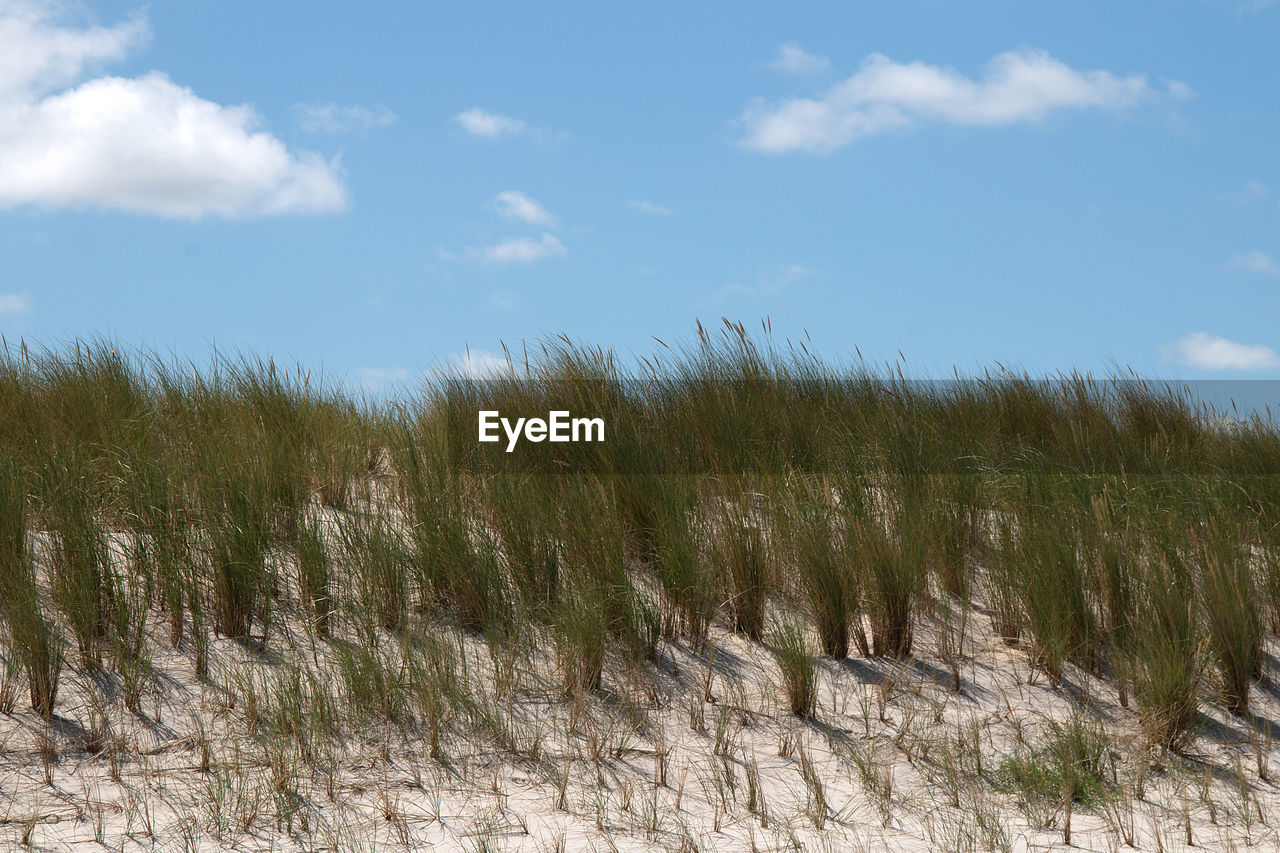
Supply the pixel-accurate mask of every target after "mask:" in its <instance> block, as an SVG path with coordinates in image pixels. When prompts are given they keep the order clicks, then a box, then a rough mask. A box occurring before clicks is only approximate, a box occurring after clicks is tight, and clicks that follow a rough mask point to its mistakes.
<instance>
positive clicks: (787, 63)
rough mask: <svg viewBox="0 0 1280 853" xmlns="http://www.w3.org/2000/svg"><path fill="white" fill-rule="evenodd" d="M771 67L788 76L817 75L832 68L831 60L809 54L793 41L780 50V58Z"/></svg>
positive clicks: (771, 63)
mask: <svg viewBox="0 0 1280 853" xmlns="http://www.w3.org/2000/svg"><path fill="white" fill-rule="evenodd" d="M769 67H770V68H773V69H775V70H777V71H785V72H786V73H788V74H816V73H817V72H819V71H826V70H827V69H828V68H830V67H831V60H829V59H827V58H826V57H825V56H817V55H815V54H812V53H809V51H807V50H805V49H804V48H802V47H801V46H800V45H798V44H796V43H795V42H793V41H789V42H787V43H786V44H784V45H782V46H781V47H779V48H778V56H777V58H776V59H774V60H773V62H770V63H769Z"/></svg>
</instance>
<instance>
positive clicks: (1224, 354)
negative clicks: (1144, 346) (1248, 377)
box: [1163, 332, 1280, 370]
mask: <svg viewBox="0 0 1280 853" xmlns="http://www.w3.org/2000/svg"><path fill="white" fill-rule="evenodd" d="M1163 353H1164V356H1165V357H1166V358H1172V359H1174V360H1176V361H1178V362H1180V363H1182V364H1185V365H1187V366H1189V367H1197V368H1200V369H1201V370H1268V369H1273V368H1277V367H1280V355H1277V354H1276V351H1275V350H1273V349H1271V347H1267V346H1263V345H1261V344H1241V343H1236V342H1235V341H1231V340H1227V339H1226V338H1220V337H1218V336H1216V335H1210V334H1208V333H1207V332H1193V333H1192V334H1190V335H1187V336H1186V337H1185V338H1182V339H1181V340H1179V341H1175V342H1174V343H1173V344H1170V345H1169V346H1167V347H1164V348H1163Z"/></svg>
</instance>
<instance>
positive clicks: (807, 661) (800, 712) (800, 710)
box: [769, 622, 818, 717]
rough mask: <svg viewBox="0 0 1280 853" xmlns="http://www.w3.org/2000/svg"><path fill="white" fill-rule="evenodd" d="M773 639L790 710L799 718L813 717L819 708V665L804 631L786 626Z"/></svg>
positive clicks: (798, 625)
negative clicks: (810, 649)
mask: <svg viewBox="0 0 1280 853" xmlns="http://www.w3.org/2000/svg"><path fill="white" fill-rule="evenodd" d="M770 639H771V642H770V644H769V651H770V653H772V654H773V657H774V660H776V661H777V663H778V670H779V672H780V674H781V675H782V689H783V692H784V693H785V694H786V697H787V707H788V708H790V710H791V713H793V714H795V715H796V716H797V717H812V716H813V713H814V711H815V710H816V708H817V705H818V662H817V659H816V658H815V657H814V656H813V654H812V653H811V652H810V651H809V643H808V640H807V638H806V637H805V633H804V627H803V626H802V625H800V624H797V623H795V622H784V623H783V624H781V625H779V626H778V627H777V628H775V629H774V631H773V636H772V637H771V638H770Z"/></svg>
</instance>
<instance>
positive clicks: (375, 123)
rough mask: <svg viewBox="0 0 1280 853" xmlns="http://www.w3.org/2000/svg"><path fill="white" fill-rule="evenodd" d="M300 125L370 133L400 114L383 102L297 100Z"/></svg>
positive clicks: (312, 129)
mask: <svg viewBox="0 0 1280 853" xmlns="http://www.w3.org/2000/svg"><path fill="white" fill-rule="evenodd" d="M293 111H294V114H295V115H296V116H297V119H298V125H299V127H301V128H302V129H303V130H305V131H307V132H308V133H349V132H351V131H356V132H359V133H368V132H369V131H370V130H373V129H374V128H379V127H388V126H390V125H393V124H395V123H396V122H397V121H398V120H399V116H397V115H396V114H395V113H393V112H391V110H389V109H387V108H386V107H384V106H383V105H382V104H379V105H378V106H376V107H373V108H369V107H365V106H361V105H360V104H352V105H351V106H348V107H344V106H339V105H338V104H295V105H294V108H293Z"/></svg>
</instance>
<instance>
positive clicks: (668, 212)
mask: <svg viewBox="0 0 1280 853" xmlns="http://www.w3.org/2000/svg"><path fill="white" fill-rule="evenodd" d="M626 206H627V207H629V208H631V209H632V210H638V211H640V212H641V213H647V214H649V215H650V216H674V215H675V213H676V212H675V211H674V210H672V209H671V208H669V207H663V206H662V205H660V204H654V203H653V202H651V201H645V200H644V199H635V198H632V199H627V201H626Z"/></svg>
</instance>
